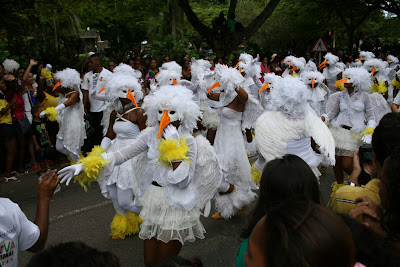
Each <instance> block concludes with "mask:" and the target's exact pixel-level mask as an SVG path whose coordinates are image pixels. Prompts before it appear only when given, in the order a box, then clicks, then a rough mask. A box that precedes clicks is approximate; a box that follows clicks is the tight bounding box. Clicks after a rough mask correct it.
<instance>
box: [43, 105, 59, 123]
mask: <svg viewBox="0 0 400 267" xmlns="http://www.w3.org/2000/svg"><path fill="white" fill-rule="evenodd" d="M44 112H45V113H46V114H47V119H48V120H49V121H58V117H57V114H58V111H57V110H56V109H55V108H54V107H48V108H46V109H45V110H44Z"/></svg>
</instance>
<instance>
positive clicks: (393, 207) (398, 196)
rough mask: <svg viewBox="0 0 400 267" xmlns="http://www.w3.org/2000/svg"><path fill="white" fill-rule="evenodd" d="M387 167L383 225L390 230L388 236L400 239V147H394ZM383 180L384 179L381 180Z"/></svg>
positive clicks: (387, 230)
mask: <svg viewBox="0 0 400 267" xmlns="http://www.w3.org/2000/svg"><path fill="white" fill-rule="evenodd" d="M388 160H390V162H388V164H389V166H388V168H387V180H388V183H387V184H386V189H387V193H386V194H387V195H386V197H387V201H386V207H384V208H385V213H384V214H383V219H381V225H382V227H383V228H384V229H385V230H386V232H388V236H389V238H390V239H392V240H396V241H399V240H400V228H399V227H400V208H399V203H400V179H399V177H400V147H396V148H395V149H393V151H392V153H391V154H390V157H389V159H388ZM381 182H382V181H381Z"/></svg>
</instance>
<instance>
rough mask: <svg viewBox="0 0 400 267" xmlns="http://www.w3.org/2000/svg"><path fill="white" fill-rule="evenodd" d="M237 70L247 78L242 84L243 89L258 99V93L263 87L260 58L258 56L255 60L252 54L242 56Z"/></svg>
mask: <svg viewBox="0 0 400 267" xmlns="http://www.w3.org/2000/svg"><path fill="white" fill-rule="evenodd" d="M236 68H237V69H238V70H239V72H240V73H241V74H242V75H243V77H244V78H245V80H244V82H243V83H242V88H243V89H244V90H245V91H246V92H247V93H248V94H251V95H252V96H253V97H254V98H256V99H258V91H259V90H260V88H261V87H262V83H261V82H260V78H261V62H259V56H258V55H257V57H256V58H255V59H253V56H252V55H250V54H246V53H243V54H241V55H240V57H239V62H238V63H237V64H236Z"/></svg>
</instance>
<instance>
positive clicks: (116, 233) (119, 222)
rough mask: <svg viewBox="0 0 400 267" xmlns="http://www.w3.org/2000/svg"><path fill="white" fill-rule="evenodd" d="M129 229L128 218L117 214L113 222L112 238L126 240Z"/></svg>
mask: <svg viewBox="0 0 400 267" xmlns="http://www.w3.org/2000/svg"><path fill="white" fill-rule="evenodd" d="M127 227H128V218H127V216H124V215H121V214H119V213H117V214H115V216H114V218H113V220H112V222H111V236H113V237H118V238H120V239H124V238H125V236H127V234H126V228H127Z"/></svg>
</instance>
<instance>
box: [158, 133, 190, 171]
mask: <svg viewBox="0 0 400 267" xmlns="http://www.w3.org/2000/svg"><path fill="white" fill-rule="evenodd" d="M158 151H160V156H159V157H158V160H159V161H160V162H161V164H163V165H164V166H167V165H169V164H171V163H172V162H174V161H179V160H182V161H183V160H184V161H186V162H187V163H189V160H188V157H187V156H186V154H187V153H188V152H189V147H188V146H187V143H186V138H184V137H183V138H180V139H178V140H170V139H168V140H165V139H163V140H162V141H161V142H160V144H159V145H158Z"/></svg>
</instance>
